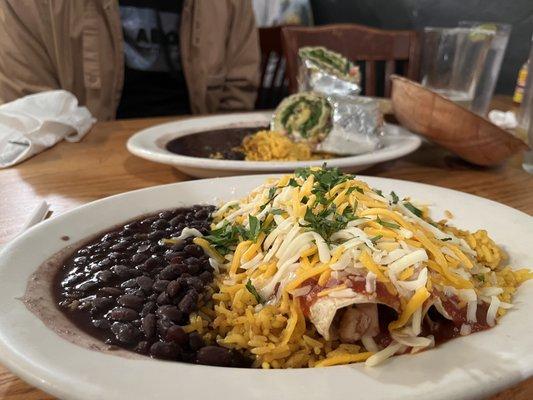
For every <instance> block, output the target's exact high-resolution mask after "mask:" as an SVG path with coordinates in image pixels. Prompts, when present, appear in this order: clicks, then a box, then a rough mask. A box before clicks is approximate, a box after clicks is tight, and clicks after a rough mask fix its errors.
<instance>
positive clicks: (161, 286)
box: [152, 279, 170, 293]
mask: <svg viewBox="0 0 533 400" xmlns="http://www.w3.org/2000/svg"><path fill="white" fill-rule="evenodd" d="M169 283H170V281H169V280H166V279H159V280H157V281H155V282H154V285H153V286H152V289H153V290H154V291H155V292H158V293H161V292H164V291H165V290H167V286H168V284H169Z"/></svg>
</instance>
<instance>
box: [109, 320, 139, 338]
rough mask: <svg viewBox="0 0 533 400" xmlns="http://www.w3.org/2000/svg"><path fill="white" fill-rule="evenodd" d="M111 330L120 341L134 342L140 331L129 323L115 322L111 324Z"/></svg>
mask: <svg viewBox="0 0 533 400" xmlns="http://www.w3.org/2000/svg"><path fill="white" fill-rule="evenodd" d="M111 332H113V333H114V334H115V337H116V339H117V340H118V341H119V342H122V343H135V342H136V341H137V340H138V338H139V337H140V333H141V332H140V331H139V330H138V329H137V328H135V327H134V326H133V325H131V324H124V323H121V322H115V323H113V324H112V325H111Z"/></svg>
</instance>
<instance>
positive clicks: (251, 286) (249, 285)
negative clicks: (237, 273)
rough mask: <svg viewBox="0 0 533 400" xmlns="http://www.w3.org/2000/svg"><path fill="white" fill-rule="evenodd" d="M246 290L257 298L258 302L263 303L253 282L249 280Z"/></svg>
mask: <svg viewBox="0 0 533 400" xmlns="http://www.w3.org/2000/svg"><path fill="white" fill-rule="evenodd" d="M245 287H246V290H248V291H249V292H250V293H251V294H252V295H253V296H254V297H255V300H256V301H257V302H258V303H261V302H262V300H261V296H260V295H259V293H257V289H256V288H255V286H254V285H253V284H252V281H251V280H249V279H248V282H246V286H245Z"/></svg>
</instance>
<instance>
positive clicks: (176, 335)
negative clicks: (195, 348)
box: [165, 325, 189, 346]
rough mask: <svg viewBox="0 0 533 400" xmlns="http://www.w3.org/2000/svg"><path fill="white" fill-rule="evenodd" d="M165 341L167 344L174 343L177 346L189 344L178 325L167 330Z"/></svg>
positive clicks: (186, 336) (185, 334) (187, 338)
mask: <svg viewBox="0 0 533 400" xmlns="http://www.w3.org/2000/svg"><path fill="white" fill-rule="evenodd" d="M165 339H166V341H167V342H174V343H176V344H178V345H179V346H185V345H186V344H187V343H188V342H189V337H188V335H187V333H185V331H184V330H183V328H182V327H181V326H178V325H174V326H171V327H170V328H168V330H167V334H166V337H165Z"/></svg>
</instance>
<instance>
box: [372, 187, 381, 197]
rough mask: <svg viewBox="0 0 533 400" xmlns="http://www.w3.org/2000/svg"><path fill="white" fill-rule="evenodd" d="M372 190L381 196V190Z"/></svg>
mask: <svg viewBox="0 0 533 400" xmlns="http://www.w3.org/2000/svg"><path fill="white" fill-rule="evenodd" d="M374 192H376V193H377V194H379V195H380V196H381V197H383V192H382V191H381V190H379V189H374Z"/></svg>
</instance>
